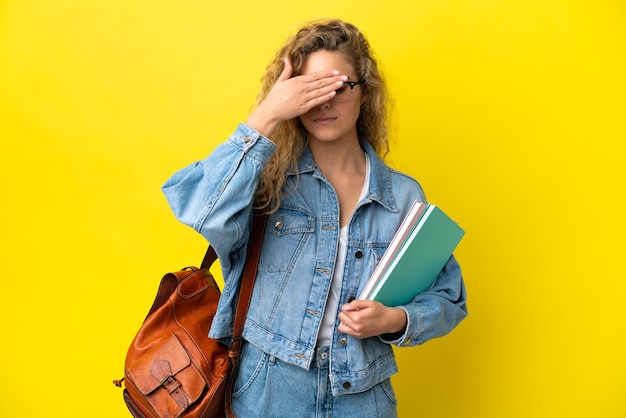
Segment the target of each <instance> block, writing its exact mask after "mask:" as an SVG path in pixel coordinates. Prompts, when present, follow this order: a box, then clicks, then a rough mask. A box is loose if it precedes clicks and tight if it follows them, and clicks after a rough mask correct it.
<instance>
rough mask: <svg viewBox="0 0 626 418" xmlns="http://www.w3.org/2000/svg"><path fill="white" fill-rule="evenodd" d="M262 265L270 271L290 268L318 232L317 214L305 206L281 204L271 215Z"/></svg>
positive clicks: (267, 226) (274, 271)
mask: <svg viewBox="0 0 626 418" xmlns="http://www.w3.org/2000/svg"><path fill="white" fill-rule="evenodd" d="M265 231H266V234H265V240H264V241H263V252H262V255H261V260H260V261H259V267H260V268H262V269H264V270H266V271H267V272H270V273H277V272H284V271H289V269H290V267H292V266H293V263H294V261H295V259H296V257H297V256H298V254H299V252H300V251H301V250H302V248H303V247H304V245H305V243H306V241H307V240H308V239H309V237H310V236H311V235H312V234H313V232H315V217H314V216H313V215H312V214H310V213H307V212H305V211H304V210H302V209H301V208H293V207H292V208H290V207H281V208H280V209H279V210H278V211H276V212H275V213H274V214H272V215H270V216H269V217H268V219H267V225H266V229H265Z"/></svg>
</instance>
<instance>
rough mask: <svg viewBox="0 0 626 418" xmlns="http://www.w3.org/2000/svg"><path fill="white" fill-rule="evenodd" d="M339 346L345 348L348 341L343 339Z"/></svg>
mask: <svg viewBox="0 0 626 418" xmlns="http://www.w3.org/2000/svg"><path fill="white" fill-rule="evenodd" d="M339 344H341V345H342V346H344V347H345V346H346V345H347V344H348V340H347V339H345V338H342V339H340V340H339Z"/></svg>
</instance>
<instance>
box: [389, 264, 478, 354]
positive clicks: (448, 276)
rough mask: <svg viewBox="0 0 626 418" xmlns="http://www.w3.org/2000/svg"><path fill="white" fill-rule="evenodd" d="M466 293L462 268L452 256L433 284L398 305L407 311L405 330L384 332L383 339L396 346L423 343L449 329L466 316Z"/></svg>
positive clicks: (442, 334) (444, 333) (443, 333)
mask: <svg viewBox="0 0 626 418" xmlns="http://www.w3.org/2000/svg"><path fill="white" fill-rule="evenodd" d="M466 300H467V295H466V292H465V284H464V282H463V277H462V275H461V268H460V267H459V263H458V262H457V261H456V259H455V258H454V256H451V257H450V259H449V260H448V262H447V263H446V265H445V266H444V267H443V269H442V270H441V273H439V276H438V277H437V280H436V281H435V283H434V284H433V286H432V287H431V288H430V289H428V290H427V291H425V292H422V293H420V294H418V295H417V296H416V297H415V298H413V300H412V301H411V302H410V303H409V304H407V305H404V306H400V307H399V308H401V309H404V310H405V312H406V314H407V319H408V322H407V327H406V329H405V331H404V333H395V334H384V335H381V336H380V339H381V340H382V341H383V342H386V343H388V344H395V345H398V346H406V347H409V346H415V345H420V344H424V343H425V342H426V341H428V340H431V339H433V338H437V337H442V336H444V335H446V334H448V333H449V332H450V331H452V330H453V329H454V328H455V327H456V326H457V325H458V324H459V323H460V322H461V321H462V320H463V319H465V317H466V316H467V304H466Z"/></svg>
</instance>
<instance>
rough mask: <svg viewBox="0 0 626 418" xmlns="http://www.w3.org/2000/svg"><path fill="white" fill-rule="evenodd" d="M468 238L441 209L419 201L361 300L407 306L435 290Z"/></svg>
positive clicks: (388, 249)
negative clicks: (452, 258) (444, 270)
mask: <svg viewBox="0 0 626 418" xmlns="http://www.w3.org/2000/svg"><path fill="white" fill-rule="evenodd" d="M464 234H465V231H463V229H461V227H459V226H458V225H457V224H456V222H454V221H453V220H452V219H451V218H450V217H448V216H447V215H446V214H445V213H444V212H443V211H442V210H441V209H440V208H439V207H437V206H436V205H431V204H426V203H422V202H418V201H416V202H415V203H414V204H413V206H412V207H411V209H410V210H409V212H408V214H407V216H406V218H405V220H404V221H403V223H402V224H401V225H400V228H399V229H398V231H397V232H396V234H395V235H394V237H393V239H392V241H391V243H390V244H389V247H388V248H387V251H386V252H385V254H384V255H383V257H382V258H381V261H380V263H379V264H378V265H377V266H376V268H375V269H374V272H373V273H372V277H371V278H370V279H369V280H368V282H367V284H366V285H365V288H364V289H363V292H361V295H360V296H359V299H369V300H376V301H379V302H381V303H382V304H383V305H385V306H400V305H405V304H407V303H408V302H410V301H411V300H412V299H413V298H414V297H415V296H416V295H417V294H418V293H421V292H423V291H425V290H428V288H430V287H431V286H432V284H433V283H434V282H435V280H436V279H437V276H438V275H439V273H440V272H441V270H442V269H443V266H444V265H445V264H446V262H447V261H448V259H449V258H450V256H451V255H452V252H453V251H454V249H455V248H456V247H457V245H458V244H459V242H460V241H461V238H463V235H464Z"/></svg>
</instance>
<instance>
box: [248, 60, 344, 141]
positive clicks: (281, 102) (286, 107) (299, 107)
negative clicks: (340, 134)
mask: <svg viewBox="0 0 626 418" xmlns="http://www.w3.org/2000/svg"><path fill="white" fill-rule="evenodd" d="M284 62H285V66H284V68H283V72H282V73H281V74H280V76H279V77H278V80H276V83H275V84H274V86H273V87H272V88H271V89H270V91H269V92H268V94H267V96H266V97H265V99H264V100H263V101H262V102H261V103H260V104H259V106H258V107H257V108H256V109H255V110H254V111H253V112H252V114H251V115H250V117H249V118H248V120H247V122H246V124H247V125H248V126H250V127H251V128H253V129H254V130H256V131H257V132H259V133H260V134H261V135H263V136H265V137H267V138H269V137H270V136H271V135H272V133H273V132H274V130H275V129H276V127H277V126H278V125H279V124H280V123H281V122H283V121H286V120H290V119H293V118H295V117H298V116H300V115H302V114H304V113H306V112H308V111H309V110H311V109H313V108H314V107H316V106H319V105H321V104H322V103H325V102H327V101H329V100H331V99H332V98H333V97H334V96H335V91H336V90H337V89H338V88H340V87H341V86H342V85H343V82H344V81H348V77H347V76H345V75H342V74H340V73H339V71H336V70H335V71H332V70H331V71H321V72H317V73H312V74H307V75H300V76H296V77H291V74H292V73H293V67H292V65H291V62H290V61H289V59H288V58H285V59H284Z"/></svg>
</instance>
